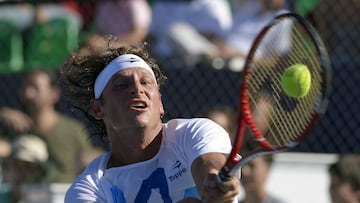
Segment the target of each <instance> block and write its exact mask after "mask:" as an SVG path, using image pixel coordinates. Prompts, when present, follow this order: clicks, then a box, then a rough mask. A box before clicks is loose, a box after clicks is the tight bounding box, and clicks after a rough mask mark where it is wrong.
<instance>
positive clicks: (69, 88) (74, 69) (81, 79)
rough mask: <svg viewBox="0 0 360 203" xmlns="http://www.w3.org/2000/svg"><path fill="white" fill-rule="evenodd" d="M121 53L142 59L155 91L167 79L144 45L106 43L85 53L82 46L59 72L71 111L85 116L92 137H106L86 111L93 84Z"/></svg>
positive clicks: (102, 127) (92, 95)
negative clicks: (115, 45)
mask: <svg viewBox="0 0 360 203" xmlns="http://www.w3.org/2000/svg"><path fill="white" fill-rule="evenodd" d="M123 54H135V55H138V56H140V57H141V58H142V59H144V61H146V62H147V63H148V64H149V66H150V67H151V68H152V70H153V71H154V74H155V77H156V80H157V83H158V85H159V89H160V86H161V85H163V84H164V83H165V81H166V80H167V77H166V76H165V75H164V74H163V73H162V72H161V70H160V68H159V66H158V65H157V64H156V61H155V59H154V58H152V57H151V56H150V54H149V52H148V50H147V43H141V44H134V45H131V46H123V47H114V46H111V43H109V42H108V43H107V44H104V47H103V48H102V49H99V48H97V49H96V50H95V49H90V48H87V51H86V54H84V47H81V48H80V49H79V50H77V51H76V52H74V53H72V54H71V56H70V57H69V59H68V60H67V61H66V62H65V63H64V64H63V66H62V67H61V69H60V74H61V79H62V80H63V82H64V84H65V86H66V88H65V95H66V96H67V97H68V99H69V100H70V102H71V104H72V106H73V107H74V108H75V109H78V110H80V111H82V112H83V113H85V115H86V117H87V118H88V119H89V121H90V124H91V126H90V127H94V128H93V129H92V130H94V131H95V134H100V135H101V136H106V135H107V134H106V130H105V125H104V123H103V121H102V120H96V119H95V118H94V117H93V116H92V115H91V113H90V111H89V109H90V100H91V99H93V98H94V97H95V95H94V83H95V80H96V78H97V76H98V75H99V73H100V72H101V71H102V70H103V69H104V68H105V66H106V65H107V64H108V63H110V62H111V61H112V60H113V59H114V58H116V57H118V56H120V55H123ZM100 100H101V97H100Z"/></svg>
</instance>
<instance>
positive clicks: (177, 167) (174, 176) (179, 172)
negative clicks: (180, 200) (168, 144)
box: [168, 160, 187, 182]
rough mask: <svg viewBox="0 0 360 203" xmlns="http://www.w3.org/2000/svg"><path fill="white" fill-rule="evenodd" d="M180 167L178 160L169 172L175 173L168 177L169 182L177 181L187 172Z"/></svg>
mask: <svg viewBox="0 0 360 203" xmlns="http://www.w3.org/2000/svg"><path fill="white" fill-rule="evenodd" d="M181 165H182V163H181V162H180V161H179V160H177V161H176V162H175V164H173V165H172V167H171V170H172V171H175V172H174V173H173V174H172V175H170V176H168V179H169V180H170V182H172V181H175V180H177V179H179V178H180V177H181V176H182V175H183V174H184V173H186V172H187V169H186V168H185V167H182V166H181Z"/></svg>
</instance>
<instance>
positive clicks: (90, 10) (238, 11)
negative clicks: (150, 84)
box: [0, 0, 360, 202]
mask: <svg viewBox="0 0 360 203" xmlns="http://www.w3.org/2000/svg"><path fill="white" fill-rule="evenodd" d="M46 2H47V3H40V2H39V3H37V1H34V2H32V3H27V2H26V1H23V2H21V1H20V2H16V3H14V2H11V3H8V4H6V3H5V4H1V5H0V23H3V22H9V23H10V24H11V25H12V26H13V27H14V28H15V29H16V30H18V33H20V35H21V37H22V38H23V43H24V44H23V46H24V50H27V49H29V48H28V47H31V46H30V42H31V40H32V38H34V35H33V33H34V32H35V31H34V30H35V29H36V28H38V27H37V25H39V24H44V23H46V22H51V21H54V20H58V19H66V22H68V23H69V25H70V26H71V27H72V28H73V29H72V30H75V32H76V33H78V40H77V41H75V42H76V45H75V46H73V47H70V48H69V50H60V51H66V52H67V53H70V52H71V49H75V48H79V49H80V50H81V51H82V53H83V54H84V55H86V54H87V53H89V52H92V51H94V50H98V49H101V46H100V44H103V42H104V41H107V42H108V43H117V45H119V46H121V45H129V44H133V43H140V42H144V41H146V42H147V43H148V44H149V48H150V50H151V52H152V54H153V55H154V56H156V58H157V59H158V60H159V63H160V65H163V66H166V68H176V69H193V68H196V67H198V66H202V67H204V66H205V67H208V68H215V69H223V68H225V69H229V70H231V71H236V72H238V71H241V70H242V69H243V65H244V62H245V58H246V56H247V52H248V51H249V49H250V47H251V44H252V42H253V40H254V39H255V37H256V35H257V33H259V31H260V30H261V29H262V28H263V26H264V25H266V24H267V23H268V22H269V21H270V20H271V19H272V18H273V17H274V16H276V15H278V14H281V13H285V12H288V11H290V10H294V9H300V6H301V5H300V4H297V3H296V1H291V0H113V1H76V0H63V1H57V3H56V4H55V3H50V1H46ZM306 2H318V1H306ZM313 4H314V5H310V7H315V6H316V5H315V4H316V3H313ZM307 5H308V4H307ZM308 10H311V9H308V8H307V7H306V8H305V9H304V10H301V11H303V12H304V13H303V14H304V15H307V14H308ZM0 32H1V31H0ZM113 38H116V39H117V40H112V39H113ZM53 40H56V39H53ZM37 46H40V45H37ZM35 47H36V46H35ZM59 49H62V48H59ZM52 51H54V50H52ZM29 52H31V53H33V54H34V53H36V52H33V51H31V50H30V51H29ZM27 57H28V58H35V57H36V56H33V55H30V56H27ZM25 58H26V57H25ZM42 59H43V60H46V58H42ZM44 64H46V61H44ZM60 65H61V62H59V64H58V66H60ZM23 66H25V67H24V68H23V69H24V70H27V68H26V66H27V64H26V63H24V64H23ZM48 69H49V67H48V66H47V65H41V64H40V65H39V64H38V65H36V67H35V68H31V71H29V72H25V73H21V74H22V79H23V81H22V83H21V89H20V92H19V98H21V103H22V105H23V108H22V109H15V108H12V107H7V106H6V107H0V161H1V163H0V169H1V170H0V171H1V172H2V174H3V175H1V176H0V177H1V179H0V184H1V185H9V186H10V187H11V192H10V193H9V196H7V197H3V196H2V195H0V202H6V201H7V202H19V201H20V200H21V199H22V195H21V191H22V190H21V188H22V186H23V185H24V184H31V183H54V182H64V183H70V182H72V181H73V180H74V179H75V177H76V176H77V175H78V174H79V173H80V172H81V170H82V169H83V168H84V167H85V166H86V165H87V164H88V163H89V162H90V161H91V160H92V159H93V158H94V157H96V156H97V155H99V154H101V153H102V152H104V151H106V150H107V148H106V143H105V144H98V143H94V142H92V140H91V133H90V132H89V130H88V129H87V128H86V125H85V124H84V123H82V122H81V121H80V120H76V119H75V118H71V117H70V116H67V115H64V114H62V113H61V112H59V111H58V109H57V106H56V105H57V104H58V102H59V100H60V98H61V87H60V85H59V84H58V80H59V79H58V78H57V75H56V70H57V69H56V67H55V68H51V69H52V70H48ZM216 110H218V111H216V112H221V111H222V110H224V111H226V112H227V115H226V114H224V116H223V117H222V118H226V117H227V116H230V115H229V114H231V113H229V112H231V111H234V110H231V109H230V110H229V109H228V108H227V107H224V109H216ZM207 113H210V112H207ZM203 116H206V117H211V116H210V114H206V115H203ZM233 119H234V115H231V120H232V123H231V124H224V125H223V126H224V128H226V129H227V130H228V131H229V132H230V134H233V133H234V131H235V129H234V121H233ZM219 122H220V123H221V122H222V121H219ZM97 142H99V141H97ZM104 142H106V141H104ZM104 146H105V147H104ZM268 158H269V160H270V161H268V160H267V159H266V158H265V159H264V160H263V159H260V158H259V159H257V160H254V163H252V165H250V166H252V167H250V168H248V167H246V168H245V169H247V172H245V173H244V179H245V180H246V178H247V177H248V175H247V173H250V172H251V171H252V170H255V169H254V166H256V164H257V163H259V165H261V166H262V165H264V166H266V167H265V169H264V170H266V172H267V173H268V170H269V168H270V165H271V162H272V158H271V157H268ZM340 166H342V165H341V164H338V165H335V164H334V166H332V167H331V168H330V169H329V172H330V173H331V175H332V176H331V177H332V180H333V185H332V187H331V190H332V191H335V189H336V188H338V187H339V186H335V183H336V181H337V182H339V181H340V182H341V183H343V182H342V180H340V179H339V178H342V177H344V176H346V174H345V175H344V174H343V173H345V172H342V171H341V170H340ZM358 171H360V170H358ZM353 173H355V172H353ZM249 176H250V175H249ZM358 176H359V175H357V176H356V177H355V178H359V177H358ZM259 178H261V176H260V175H259ZM248 179H249V178H248ZM265 179H266V177H265V176H264V178H263V179H262V180H259V181H260V182H261V183H263V182H264V181H265ZM346 181H347V180H346ZM350 181H351V180H349V182H350ZM357 181H359V180H357ZM246 182H249V181H245V183H246ZM353 182H354V181H353ZM253 184H254V183H253ZM259 184H260V183H259ZM349 184H352V185H351V186H353V185H355V186H353V188H354V191H357V192H358V193H359V184H360V183H359V182H357V183H349ZM251 187H254V186H251V184H250V187H249V188H250V189H248V190H249V191H252V192H253V193H256V192H254V191H253V190H251ZM2 188H3V187H2ZM256 188H260V190H263V186H256ZM260 192H263V193H265V192H264V191H260ZM355 193H356V192H355ZM1 198H3V199H1ZM332 198H334V199H336V198H339V197H337V196H336V194H334V195H333V196H332ZM354 198H356V197H354ZM358 198H359V197H358ZM249 199H251V197H249V196H248V199H245V200H244V201H243V202H248V201H249ZM275 199H276V198H275ZM334 202H335V200H334ZM354 202H356V201H354ZM357 202H359V199H358V201H357Z"/></svg>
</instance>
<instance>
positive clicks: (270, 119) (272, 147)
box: [219, 13, 331, 180]
mask: <svg viewBox="0 0 360 203" xmlns="http://www.w3.org/2000/svg"><path fill="white" fill-rule="evenodd" d="M284 36H286V38H284ZM298 64H301V65H302V66H303V65H305V67H307V68H308V70H309V72H310V75H311V81H308V82H311V84H310V89H309V90H308V93H307V94H306V95H305V96H302V97H292V96H289V95H288V94H286V93H285V91H284V89H283V87H282V85H281V79H282V76H283V74H284V72H285V70H286V69H288V67H291V66H293V65H298ZM330 79H331V68H330V62H329V57H328V55H327V52H326V49H325V47H324V45H323V42H322V40H321V38H320V37H319V35H318V34H317V32H316V31H315V29H314V28H313V27H312V26H311V25H310V24H309V23H308V22H307V21H306V20H305V19H303V18H302V17H300V16H299V15H297V14H293V13H287V14H282V15H279V16H277V17H276V18H274V20H273V21H272V22H270V23H269V24H268V25H267V26H266V27H264V28H263V30H262V31H261V32H260V33H259V35H258V36H257V38H256V39H255V41H254V43H253V45H252V48H251V50H250V52H249V54H248V56H247V59H246V64H245V67H244V71H243V72H242V81H241V85H240V89H239V105H240V108H239V118H238V129H237V132H236V139H235V142H234V143H233V149H232V151H231V153H230V155H229V158H228V160H227V162H226V164H225V166H224V167H223V168H222V170H221V172H220V174H219V177H220V179H221V180H226V179H227V178H228V177H229V176H232V175H234V173H236V172H237V171H238V170H239V168H240V167H241V166H242V165H244V164H245V163H247V162H248V161H249V160H251V159H253V158H255V157H256V156H260V155H264V154H271V153H276V152H282V151H285V150H288V149H290V148H293V147H295V146H296V145H297V144H298V143H299V142H301V141H302V140H303V139H304V138H305V137H306V136H308V135H309V133H310V131H311V130H312V129H313V128H314V126H315V125H316V124H317V122H318V121H319V118H320V117H321V115H323V114H324V112H325V110H326V107H327V104H328V98H329V94H330ZM248 132H251V136H252V137H253V138H254V140H256V142H257V143H258V145H259V146H260V147H259V148H257V149H256V150H254V151H251V152H250V153H247V154H242V156H240V155H239V153H240V150H241V147H242V144H243V141H244V137H245V135H246V134H248ZM246 136H248V135H246Z"/></svg>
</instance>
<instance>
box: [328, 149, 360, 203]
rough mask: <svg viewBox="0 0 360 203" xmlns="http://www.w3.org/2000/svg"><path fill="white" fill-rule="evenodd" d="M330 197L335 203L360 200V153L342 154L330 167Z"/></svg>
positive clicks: (354, 202) (348, 202) (357, 201)
mask: <svg viewBox="0 0 360 203" xmlns="http://www.w3.org/2000/svg"><path fill="white" fill-rule="evenodd" d="M329 175H330V187H329V192H330V197H331V201H332V202H333V203H359V202H360V155H355V154H350V155H340V157H339V160H338V161H337V162H336V163H334V164H331V165H330V167H329Z"/></svg>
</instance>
